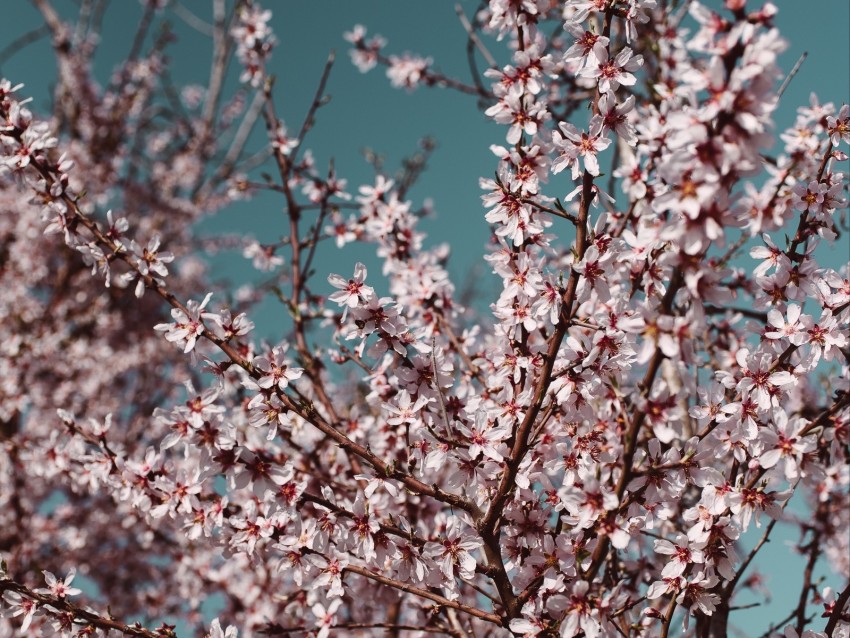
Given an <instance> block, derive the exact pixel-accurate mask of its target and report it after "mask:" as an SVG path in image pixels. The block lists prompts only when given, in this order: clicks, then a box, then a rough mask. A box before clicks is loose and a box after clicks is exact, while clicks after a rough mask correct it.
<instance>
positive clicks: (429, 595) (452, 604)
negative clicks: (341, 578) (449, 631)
mask: <svg viewBox="0 0 850 638" xmlns="http://www.w3.org/2000/svg"><path fill="white" fill-rule="evenodd" d="M343 571H346V572H350V573H352V574H358V575H360V576H363V577H365V578H368V579H370V580H374V581H375V582H377V583H381V584H382V585H387V586H388V587H393V588H394V589H398V590H400V591H403V592H405V593H408V594H414V595H416V596H419V597H420V598H425V599H427V600H431V601H433V602H435V603H437V604H438V605H440V606H441V607H446V608H448V609H456V610H457V611H460V612H463V613H465V614H468V615H470V616H473V617H475V618H480V619H481V620H486V621H487V622H490V623H493V624H496V625H500V626H501V625H502V618H501V616H497V615H496V614H490V613H487V612H486V611H481V610H480V609H477V608H475V607H470V606H469V605H464V604H463V603H459V602H457V601H455V600H449V599H448V598H444V597H443V596H440V595H439V594H435V593H434V592H431V591H428V590H427V589H420V588H418V587H413V586H412V585H408V584H407V583H402V582H401V581H398V580H394V579H392V578H387V577H386V576H381V575H380V574H376V573H375V572H372V571H369V570H368V569H365V568H363V567H357V566H356V565H348V566H347V567H345V568H344V570H343Z"/></svg>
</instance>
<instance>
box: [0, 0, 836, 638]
mask: <svg viewBox="0 0 850 638" xmlns="http://www.w3.org/2000/svg"><path fill="white" fill-rule="evenodd" d="M54 3H55V5H56V7H57V8H58V9H59V10H60V12H62V13H63V14H64V15H71V14H72V13H73V12H74V11H75V6H76V3H75V2H73V1H72V0H54ZM183 4H184V5H185V6H187V7H189V8H191V10H192V11H194V12H195V13H197V14H198V15H200V16H203V17H205V18H207V17H208V16H209V13H210V10H209V2H206V1H202V0H183ZM454 4H455V3H454V1H452V0H445V1H443V0H431V1H429V2H422V1H421V0H420V1H414V0H380V1H379V0H358V1H357V2H352V1H344V0H309V1H303V0H302V1H295V0H279V1H272V0H267V1H266V2H265V6H267V7H268V8H271V9H273V10H274V12H275V16H274V19H273V21H272V26H273V28H274V30H275V32H276V34H277V38H278V47H277V48H276V49H275V51H274V53H273V57H272V65H271V66H272V70H273V72H274V73H275V74H276V75H277V78H278V80H277V84H276V100H277V104H278V106H279V108H280V110H281V114H282V116H283V118H284V119H285V121H286V123H287V124H288V125H289V127H290V129H293V128H297V127H298V126H300V124H301V120H302V118H303V115H304V113H305V111H306V109H307V107H308V105H309V103H310V100H311V99H312V96H313V93H314V90H315V87H316V84H317V82H318V78H319V75H320V73H321V70H322V68H323V66H324V64H325V61H326V59H327V56H328V53H329V52H330V51H331V50H335V51H336V53H337V63H336V65H335V67H334V69H333V72H332V74H331V78H330V82H329V87H328V88H329V91H328V92H329V93H330V94H331V96H332V100H331V102H330V103H329V104H328V105H327V106H326V107H324V108H322V109H321V110H320V112H319V115H318V122H317V125H316V127H315V128H314V129H313V131H312V132H311V133H310V136H309V137H308V139H307V142H306V143H305V147H306V148H311V149H312V150H313V152H314V155H315V158H316V160H317V164H318V165H319V166H320V167H321V166H327V163H328V161H329V160H331V159H333V160H334V162H335V165H336V168H337V173H338V175H339V176H341V177H345V178H348V180H349V190H350V191H351V192H352V193H355V192H356V188H357V186H358V185H360V184H363V183H371V182H372V181H373V171H372V169H371V167H369V166H368V165H367V164H366V162H365V161H364V160H363V158H362V155H361V149H363V148H366V147H369V148H372V149H374V150H375V151H377V152H378V153H380V154H382V155H383V156H384V157H385V160H386V161H385V164H386V166H387V167H388V169H389V170H390V171H394V170H395V168H396V167H397V166H398V164H399V161H400V160H401V158H402V157H404V156H405V155H408V154H410V153H412V152H413V151H414V150H415V149H416V148H417V145H418V142H419V140H420V139H421V138H422V137H424V136H426V135H427V136H431V137H433V138H434V139H435V140H436V142H437V145H438V147H437V150H436V151H435V152H434V154H433V156H432V159H431V162H430V165H429V169H428V171H427V172H426V173H425V175H424V176H423V177H422V178H421V180H420V182H419V184H418V185H417V186H416V187H415V188H414V189H413V190H412V191H411V193H410V197H411V198H412V199H413V201H414V205H415V206H418V205H420V204H421V203H422V200H423V199H424V198H426V197H428V198H431V200H432V201H433V206H434V209H435V211H436V216H435V217H434V218H432V219H428V220H426V221H424V222H423V228H424V229H425V230H426V231H427V232H428V233H429V236H430V238H431V239H430V241H432V242H444V241H447V242H450V243H451V244H452V246H453V256H452V261H451V267H450V271H451V272H452V274H453V276H454V279H455V283H456V285H457V286H458V287H462V286H463V284H464V282H474V285H475V287H476V289H477V290H478V291H485V292H487V291H495V290H497V287H496V286H497V282H496V280H495V279H494V278H492V277H491V276H490V275H489V273H488V270H487V269H486V267H484V265H483V262H482V260H481V256H482V254H483V247H484V244H485V242H486V240H487V237H488V229H487V225H486V222H485V221H484V211H483V209H482V207H481V204H480V194H481V192H480V190H479V188H478V179H479V177H481V176H485V177H489V176H491V175H492V174H493V171H494V169H495V167H496V161H495V158H494V156H493V155H492V154H491V153H490V151H489V150H488V147H489V145H490V144H493V143H497V144H503V143H504V131H503V129H502V127H499V126H496V125H494V124H492V123H490V122H488V121H487V120H486V118H485V117H484V116H483V114H482V113H481V112H480V111H479V110H477V109H476V105H475V98H472V97H470V96H466V95H460V94H458V93H455V92H452V91H449V90H440V89H418V90H417V91H415V93H414V94H408V93H407V92H405V91H399V90H395V89H392V88H390V87H389V82H388V80H387V79H386V77H385V75H384V73H383V70H382V69H375V70H373V71H372V72H371V73H369V74H367V75H362V74H360V73H359V72H358V71H357V69H356V68H354V66H353V65H352V64H351V63H350V61H349V59H348V54H347V51H348V43H347V42H345V41H344V40H343V38H342V34H343V32H344V31H347V30H349V29H350V28H351V27H352V26H353V25H354V24H356V23H362V24H364V25H365V26H366V27H367V28H368V30H369V32H370V33H380V34H382V35H383V36H384V37H385V38H387V40H388V46H387V48H386V51H387V52H392V53H402V52H404V51H411V52H415V53H419V54H422V55H425V56H431V57H433V59H434V63H435V67H436V68H437V69H439V70H440V71H442V72H444V73H446V74H447V75H450V76H454V77H457V78H459V79H461V80H463V81H467V82H468V80H469V71H468V67H467V64H466V53H465V44H466V38H465V33H464V30H463V28H462V27H461V24H460V22H459V20H458V18H457V16H456V14H455V11H454ZM711 4H719V1H716V2H712V3H711ZM750 4H751V5H752V4H755V3H753V2H750ZM775 4H776V5H777V6H778V8H779V11H780V13H779V15H778V17H777V19H776V24H777V26H778V27H779V29H780V31H781V32H782V34H783V35H784V37H785V38H786V40H788V41H789V44H790V46H789V49H788V51H787V52H786V53H785V54H784V55H783V56H782V57H781V59H780V63H781V66H782V67H783V68H784V69H785V70H786V71H788V70H790V69H791V67H792V66H793V65H794V63H795V62H796V61H797V59H798V58H799V57H800V55H801V54H802V52H803V51H808V54H809V55H808V58H807V60H806V61H805V63H804V64H803V66H802V67H801V69H800V71H799V72H798V74H797V76H796V77H795V78H794V80H793V81H792V83H791V85H790V87H789V88H788V90H787V91H786V93H785V95H784V96H783V98H782V101H781V104H780V108H779V111H778V113H777V115H776V121H777V129H778V130H782V129H783V128H785V127H787V126H789V125H790V124H791V123H792V122H793V119H794V116H795V111H796V107H797V106H799V105H802V104H807V103H808V99H809V94H810V92H812V91H814V92H816V93H817V94H818V95H819V97H820V99H821V101H822V102H826V101H832V102H835V103H836V104H840V103H842V102H848V101H850V43H849V42H850V2H847V0H776V1H775ZM3 5H4V6H3V15H4V17H3V20H2V21H0V50H2V49H5V48H6V47H7V46H8V45H9V44H11V43H12V42H13V41H14V40H15V39H16V38H18V37H19V36H21V35H22V34H24V33H27V32H28V31H30V30H32V29H35V28H37V27H38V26H39V25H40V24H41V21H40V16H39V14H38V13H37V12H36V11H35V10H34V9H33V7H32V6H31V5H30V3H29V2H27V1H26V0H5V1H4V3H3ZM462 5H463V7H464V8H465V10H466V13H467V15H471V13H472V11H473V10H474V8H475V7H476V6H477V5H478V3H477V2H470V1H469V0H465V1H464V2H463V3H462ZM140 16H141V7H140V4H139V2H137V1H136V0H113V1H112V3H111V6H110V8H109V10H108V12H107V15H106V19H105V26H106V28H105V30H104V32H103V37H102V44H101V47H100V55H99V57H98V65H97V68H96V72H97V74H98V77H99V78H101V80H104V79H105V78H108V75H109V73H110V71H111V70H112V68H113V66H114V65H115V63H116V62H118V61H120V60H121V59H123V57H124V56H125V55H126V53H127V51H128V50H129V43H130V41H131V39H132V34H133V30H134V27H135V25H136V24H138V21H139V18H140ZM170 19H171V20H172V22H173V25H174V27H175V32H176V33H177V35H178V38H179V42H178V43H177V44H175V45H173V46H172V47H171V49H170V51H169V52H170V57H171V70H172V74H173V76H174V78H175V80H176V81H177V82H178V83H201V84H202V83H204V82H205V80H206V76H207V74H208V69H209V60H210V53H211V43H210V42H209V40H208V39H207V38H206V37H205V36H203V35H201V34H199V33H197V32H196V31H194V30H192V29H190V28H188V27H187V26H186V25H185V24H184V23H183V22H181V21H180V20H179V19H177V18H174V16H173V14H171V15H170ZM488 46H490V48H491V50H493V51H496V50H498V49H499V47H500V45H499V44H497V43H495V42H488ZM0 62H2V67H0V68H1V69H2V70H0V75H2V76H3V77H6V78H8V79H10V80H11V81H12V82H13V83H17V82H23V83H24V84H25V85H26V88H25V89H24V90H23V91H22V94H24V95H32V96H33V97H34V98H35V104H34V110H35V111H39V110H43V109H45V108H46V107H47V105H48V96H49V89H50V86H51V78H52V76H53V75H54V74H55V63H54V59H53V55H52V52H51V51H50V46H49V42H48V41H47V40H46V39H41V40H39V41H37V42H35V43H33V44H30V45H28V46H27V47H26V48H25V49H23V50H22V51H20V52H18V53H17V54H15V55H14V56H11V57H8V58H7V59H4V60H2V61H0ZM232 86H233V87H235V86H236V84H235V82H234V83H233V84H232ZM259 139H260V138H259V132H258V135H257V140H258V141H259ZM572 189H573V185H572V182H571V181H570V180H569V177H568V176H567V175H566V174H565V173H563V174H561V175H559V176H557V177H556V178H555V179H554V180H553V181H552V183H551V184H550V186H549V187H548V188H547V189H546V192H547V194H549V195H552V196H559V197H562V196H563V195H565V194H566V193H568V192H570V191H571V190H572ZM283 222H284V218H283V211H282V207H281V202H280V201H278V200H276V199H275V198H274V197H272V196H261V197H258V198H256V199H255V200H253V201H252V202H249V203H244V204H240V205H238V206H234V207H233V208H232V209H229V210H226V211H223V212H221V213H220V214H219V215H218V216H217V217H216V218H214V219H212V220H209V221H206V222H204V223H203V225H202V230H203V232H221V231H226V232H240V233H248V234H253V235H255V236H257V237H258V238H260V239H261V240H262V241H265V242H269V241H273V240H274V239H275V238H277V237H278V236H280V235H281V234H283V233H285V232H286V229H285V226H284V223H283ZM372 253H373V250H372V249H371V248H368V249H362V248H360V249H358V248H354V249H352V250H346V251H337V250H335V249H329V250H324V251H322V252H320V253H319V257H320V260H319V261H318V266H317V270H318V275H317V277H318V278H320V279H321V280H323V279H324V276H325V274H326V273H328V272H339V273H341V274H348V273H350V272H351V271H352V270H353V264H354V262H355V261H356V260H363V261H366V262H367V263H370V262H371V263H376V262H375V261H374V260H373V259H370V255H371V254H372ZM847 259H848V252H847V250H846V249H842V248H839V249H837V252H836V254H835V255H834V263H832V264H830V265H833V266H837V265H839V264H840V263H842V262H846V261H847ZM213 266H214V268H213V273H214V275H215V276H216V277H219V278H226V279H229V280H232V281H234V282H242V281H245V280H246V278H248V277H251V276H252V274H251V271H250V268H248V267H247V263H246V262H245V260H243V259H242V258H241V257H237V256H234V255H226V256H220V257H218V258H216V259H214V260H213ZM378 272H379V269H378V268H373V269H372V273H373V275H377V274H378ZM321 286H322V284H321V281H318V282H317V290H321V289H322V288H321ZM200 296H202V294H201V291H199V297H200ZM254 319H255V320H257V323H258V327H259V328H260V329H261V330H262V331H263V332H264V333H266V334H269V335H270V336H272V335H278V336H279V335H280V333H281V328H280V326H282V325H284V323H285V312H284V311H283V309H281V308H280V307H279V306H274V305H271V304H269V305H265V306H263V307H262V317H259V316H255V317H254ZM751 536H752V537H753V538H754V539H756V538H757V537H758V534H754V533H752V532H751ZM795 540H796V539H795V538H794V537H793V536H791V535H789V534H788V533H787V531H783V532H781V533H780V534H779V535H777V536H776V537H775V538H774V540H773V542H771V543H769V544H768V545H767V546H765V548H763V550H762V552H761V559H760V560H759V561H758V564H759V565H760V566H762V567H763V569H765V570H766V571H769V572H770V574H771V575H770V576H769V577H768V581H767V583H766V585H767V588H768V589H769V590H770V591H771V594H772V596H773V603H772V604H771V605H770V606H767V607H759V608H755V609H750V610H744V611H740V612H734V613H733V621H734V622H735V624H736V625H737V626H738V627H739V628H740V629H741V631H742V635H759V634H761V633H762V632H764V631H765V630H766V629H767V625H768V623H769V622H770V621H771V620H775V619H777V618H779V617H782V616H785V615H786V613H787V610H789V609H790V608H791V607H792V606H796V602H797V597H798V596H799V591H798V590H797V589H796V579H797V578H798V576H799V574H800V573H801V568H802V562H801V561H800V559H799V557H797V556H796V555H795V552H794V550H793V546H789V545H788V543H789V542H791V543H793V542H794V541H795ZM751 569H752V568H751ZM822 570H823V567H822ZM826 573H827V572H826V571H824V574H826ZM832 579H833V583H834V584H840V583H838V582H836V579H835V577H834V576H833V577H832ZM745 602H748V601H745Z"/></svg>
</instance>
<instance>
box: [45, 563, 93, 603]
mask: <svg viewBox="0 0 850 638" xmlns="http://www.w3.org/2000/svg"><path fill="white" fill-rule="evenodd" d="M42 574H44V580H45V582H46V583H47V587H43V588H41V589H37V590H36V593H39V594H48V595H50V596H55V597H56V598H65V597H66V596H77V595H79V594H81V593H82V590H80V589H77V588H76V587H71V586H70V585H71V583H72V582H73V580H74V577H75V576H76V575H77V570H76V569H74V568H71V570H70V571H69V572H68V575H67V576H65V580H59V579H58V578H56V576H55V575H54V574H53V572H49V571H46V570H45V571H42Z"/></svg>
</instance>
